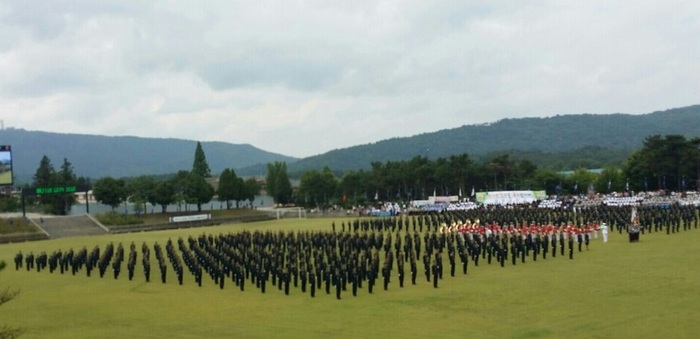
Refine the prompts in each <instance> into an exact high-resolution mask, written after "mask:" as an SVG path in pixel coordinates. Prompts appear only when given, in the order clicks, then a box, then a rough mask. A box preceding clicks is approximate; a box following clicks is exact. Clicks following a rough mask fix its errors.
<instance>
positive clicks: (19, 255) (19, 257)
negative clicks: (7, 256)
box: [15, 251, 24, 270]
mask: <svg viewBox="0 0 700 339" xmlns="http://www.w3.org/2000/svg"><path fill="white" fill-rule="evenodd" d="M22 259H24V256H23V255H22V251H19V253H17V255H15V270H19V269H20V268H22Z"/></svg>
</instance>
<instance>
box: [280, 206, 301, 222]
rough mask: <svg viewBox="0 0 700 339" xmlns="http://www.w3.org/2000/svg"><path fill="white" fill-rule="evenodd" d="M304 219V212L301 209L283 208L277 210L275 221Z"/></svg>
mask: <svg viewBox="0 0 700 339" xmlns="http://www.w3.org/2000/svg"><path fill="white" fill-rule="evenodd" d="M285 218H299V219H302V218H306V210H304V209H303V208H301V207H285V208H278V209H277V219H278V220H279V219H285Z"/></svg>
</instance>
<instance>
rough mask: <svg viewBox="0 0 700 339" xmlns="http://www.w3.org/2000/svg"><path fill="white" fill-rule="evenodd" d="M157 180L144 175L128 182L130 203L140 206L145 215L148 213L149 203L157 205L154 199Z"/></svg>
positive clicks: (127, 188)
mask: <svg viewBox="0 0 700 339" xmlns="http://www.w3.org/2000/svg"><path fill="white" fill-rule="evenodd" d="M156 184H157V182H156V180H155V178H153V177H152V176H149V175H142V176H138V177H136V178H134V179H131V180H129V181H128V183H127V185H126V190H127V195H129V196H130V201H131V202H132V203H133V204H134V205H135V206H139V209H142V210H143V211H144V212H145V213H148V207H147V206H146V204H147V203H151V204H153V205H156V203H155V198H154V195H155V193H154V190H155V188H156Z"/></svg>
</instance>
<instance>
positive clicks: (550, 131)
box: [242, 105, 700, 173]
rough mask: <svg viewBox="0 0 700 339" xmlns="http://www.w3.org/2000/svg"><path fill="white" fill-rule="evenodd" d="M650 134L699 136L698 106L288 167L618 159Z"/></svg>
mask: <svg viewBox="0 0 700 339" xmlns="http://www.w3.org/2000/svg"><path fill="white" fill-rule="evenodd" d="M653 134H659V135H668V134H680V135H684V136H686V137H694V136H700V105H695V106H689V107H683V108H676V109H669V110H666V111H658V112H653V113H648V114H642V115H631V114H608V115H601V114H574V115H557V116H554V117H549V118H520V119H503V120H500V121H498V122H494V123H489V124H481V125H469V126H462V127H458V128H454V129H448V130H442V131H438V132H433V133H424V134H420V135H416V136H412V137H406V138H393V139H388V140H383V141H379V142H376V143H372V144H365V145H359V146H354V147H349V148H344V149H337V150H333V151H330V152H327V153H324V154H320V155H316V156H312V157H308V158H304V159H301V160H299V161H297V162H296V163H294V164H290V165H288V170H289V171H290V173H291V172H300V171H303V170H305V169H309V168H323V166H329V167H330V168H331V169H333V170H334V171H341V172H342V171H345V170H351V169H352V170H357V169H367V168H370V164H371V163H372V162H373V161H380V162H386V161H399V160H408V159H411V158H413V157H415V156H417V155H420V156H424V157H427V158H430V159H435V158H439V157H449V156H450V155H458V154H463V153H467V154H469V155H470V156H471V157H474V158H478V157H480V156H484V155H487V154H493V153H496V152H503V151H509V152H511V153H512V152H517V151H526V152H532V153H533V154H537V153H566V152H571V151H575V150H579V149H585V150H587V152H589V151H590V150H591V147H594V148H593V149H598V150H599V151H600V152H601V153H608V151H610V152H611V153H612V154H613V155H614V156H617V157H619V156H621V155H624V154H628V153H629V152H630V151H631V150H634V149H638V148H640V147H641V146H642V142H643V141H644V139H645V138H646V137H647V136H649V135H653ZM606 156H611V155H609V154H608V155H606ZM537 158H541V157H536V159H537ZM248 170H249V169H243V170H242V172H243V173H245V172H247V171H248ZM251 170H259V168H252V169H251Z"/></svg>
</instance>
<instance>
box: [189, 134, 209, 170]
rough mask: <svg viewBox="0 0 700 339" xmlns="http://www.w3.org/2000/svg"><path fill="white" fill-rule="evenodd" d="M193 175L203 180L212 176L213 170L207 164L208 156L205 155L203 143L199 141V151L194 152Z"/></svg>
mask: <svg viewBox="0 0 700 339" xmlns="http://www.w3.org/2000/svg"><path fill="white" fill-rule="evenodd" d="M192 173H194V174H195V175H197V176H199V177H202V178H208V177H210V176H211V169H209V164H208V163H207V156H206V155H204V150H203V149H202V143H200V142H199V141H197V149H195V151H194V163H193V164H192Z"/></svg>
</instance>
